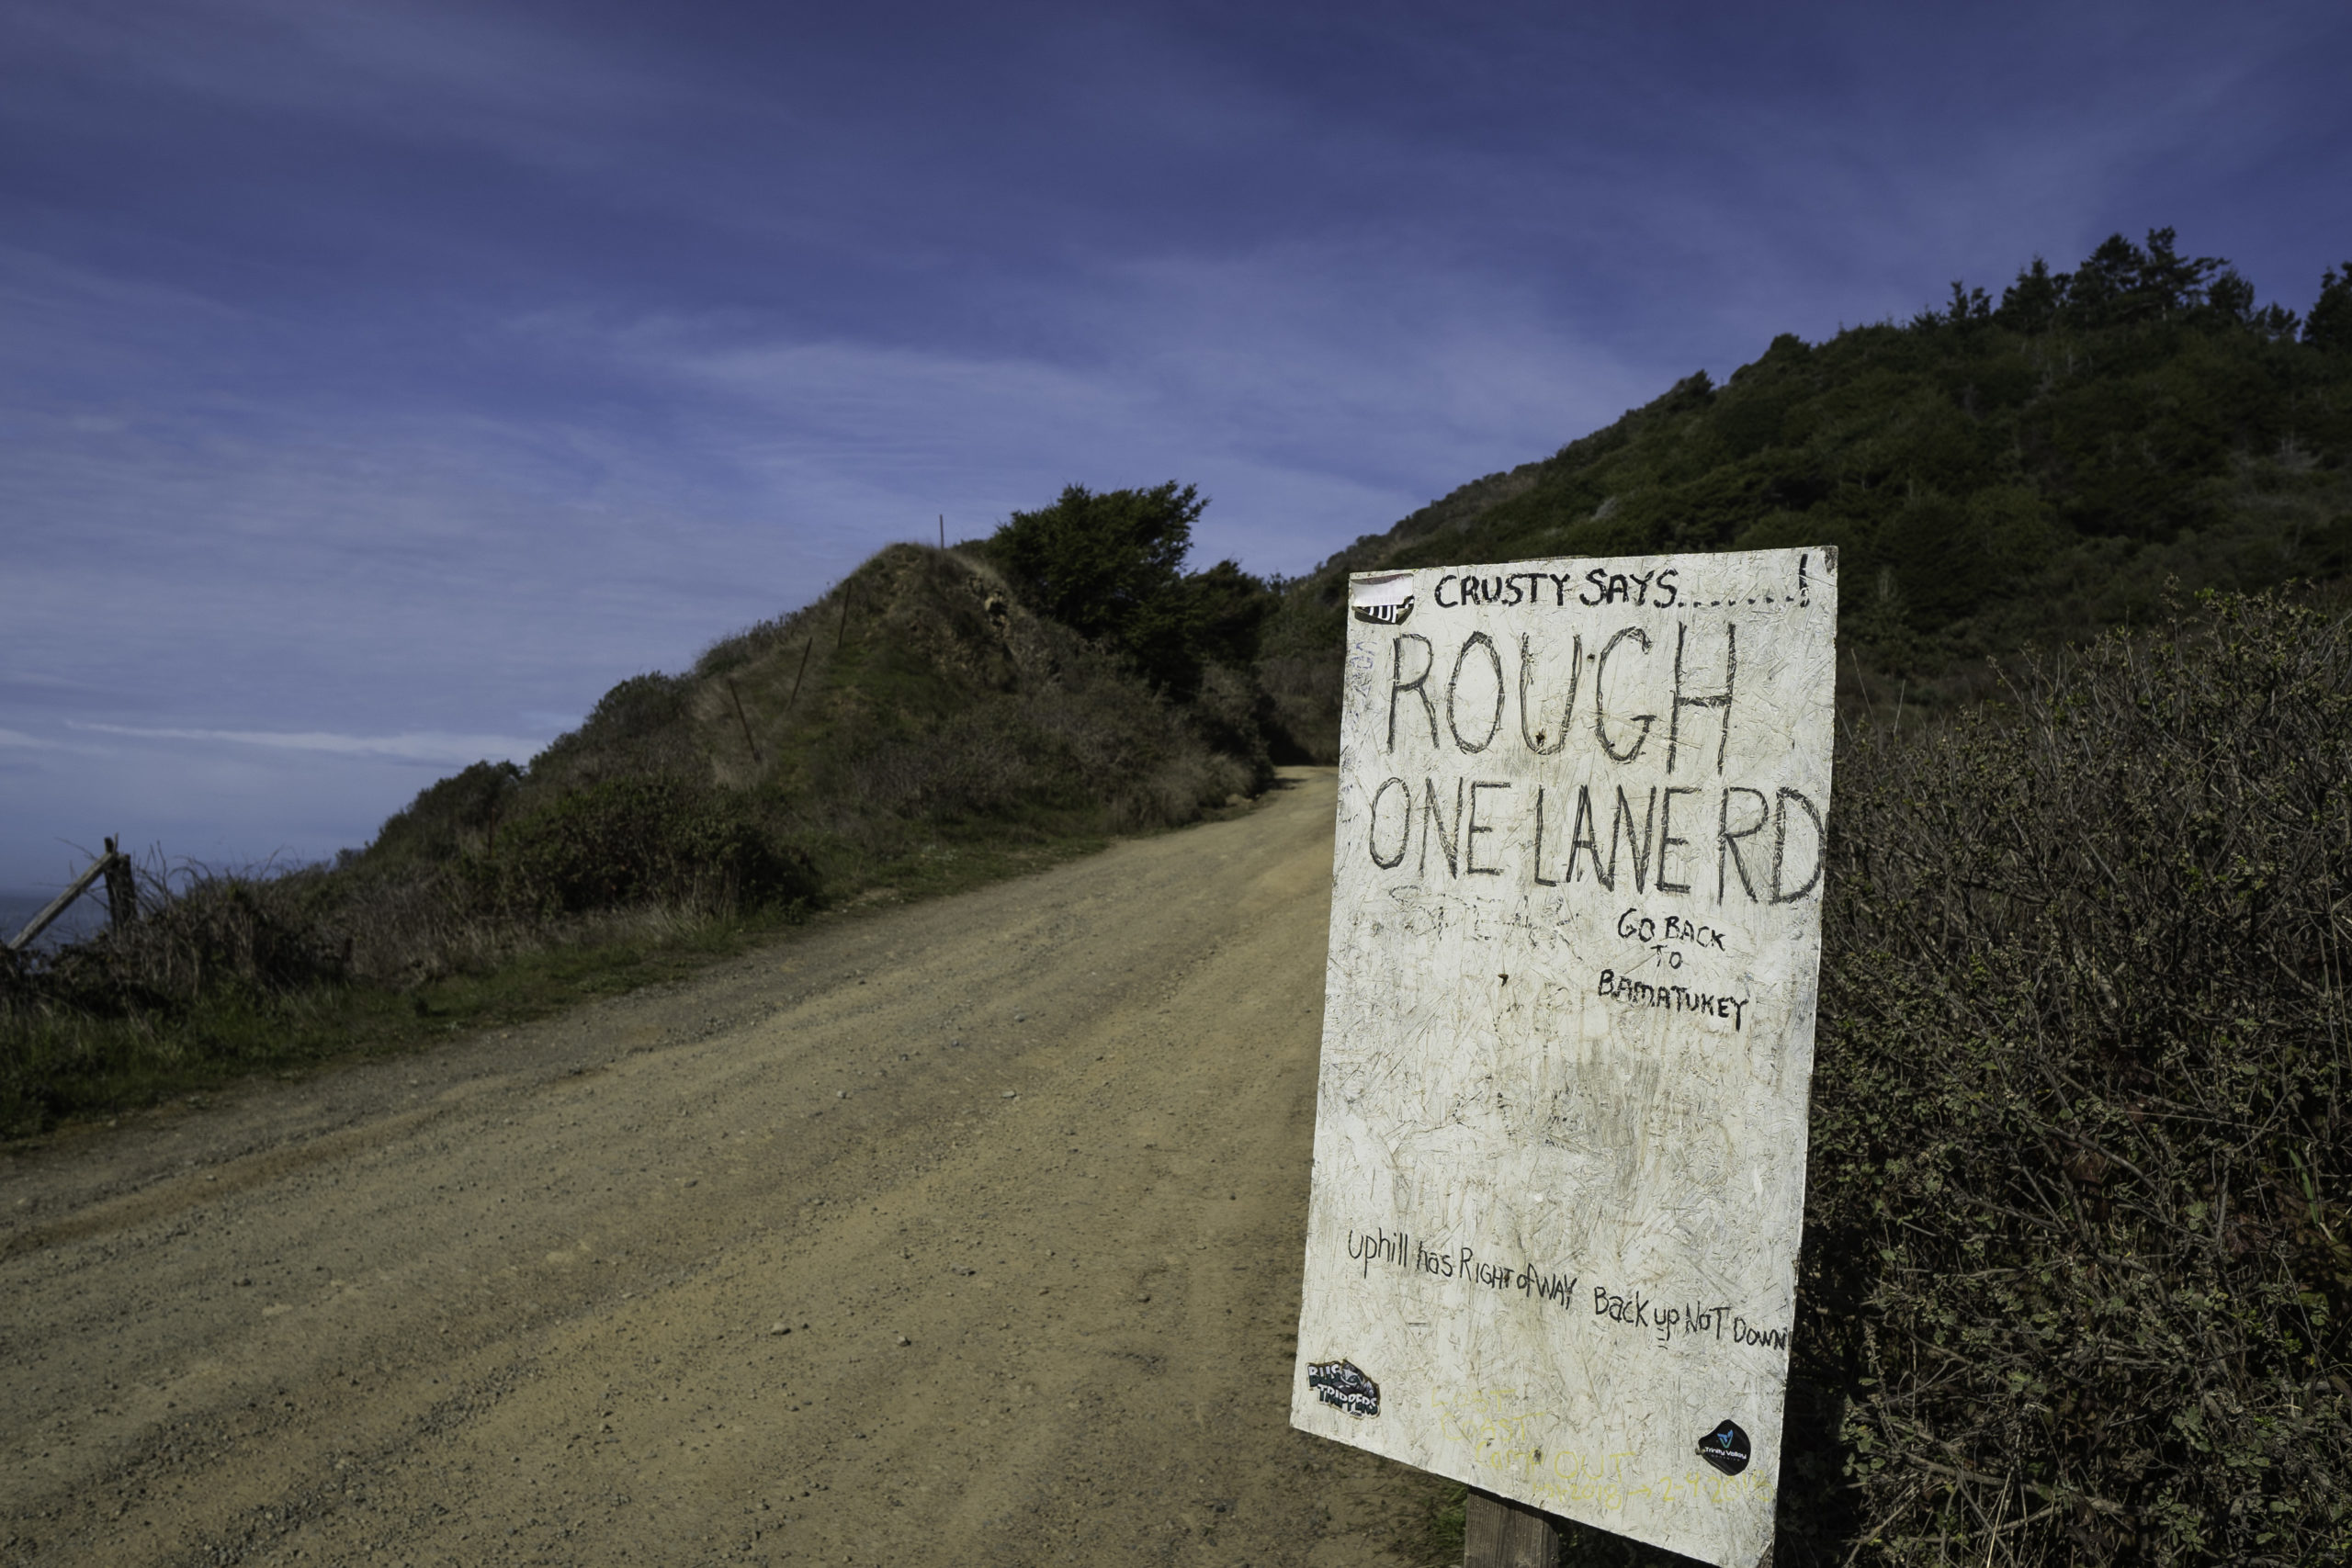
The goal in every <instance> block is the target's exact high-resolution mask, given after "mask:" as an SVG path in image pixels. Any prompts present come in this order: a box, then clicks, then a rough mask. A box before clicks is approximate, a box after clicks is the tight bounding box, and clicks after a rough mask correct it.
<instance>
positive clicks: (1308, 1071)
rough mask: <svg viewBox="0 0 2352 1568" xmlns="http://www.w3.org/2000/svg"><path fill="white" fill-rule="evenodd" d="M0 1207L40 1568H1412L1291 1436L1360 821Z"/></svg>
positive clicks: (390, 1085)
mask: <svg viewBox="0 0 2352 1568" xmlns="http://www.w3.org/2000/svg"><path fill="white" fill-rule="evenodd" d="M1289 782H1290V784H1291V785H1292V787H1289V788H1287V789H1285V790H1283V791H1281V792H1279V793H1277V794H1276V795H1274V796H1272V797H1271V798H1270V799H1269V800H1268V801H1267V803H1266V804H1265V805H1263V806H1262V807H1261V808H1260V809H1258V810H1257V811H1255V812H1253V813H1251V814H1250V815H1249V816H1247V817H1244V818H1239V819H1238V820H1235V821H1231V822H1225V823H1218V824H1214V825H1210V826H1206V827H1203V828H1198V829H1192V830H1190V831H1187V832H1183V833H1177V834H1171V835H1169V836H1166V837H1163V838H1159V839H1153V840H1144V841H1139V842H1134V843H1127V844H1123V845H1120V846H1118V847H1116V848H1114V849H1113V850H1112V851H1110V852H1108V853H1105V854H1103V855H1101V856H1098V857H1096V858H1094V859H1092V860H1089V861H1085V862H1082V863H1076V864H1072V865H1069V866H1065V867H1062V868H1060V869H1057V870H1056V871H1053V872H1050V873H1047V874H1043V875H1039V876H1036V877H1033V878H1029V879H1027V880H1023V881H1021V882H1016V883H1009V884H1005V885H1001V886H996V887H991V888H987V889H984V890H982V891H980V892H978V893H975V894H970V895H967V896H965V897H958V898H955V899H952V900H944V901H941V902H937V903H933V904H928V905H923V906H920V907H917V908H910V909H905V910H899V911H894V912H891V913H888V914H886V915H882V916H878V917H876V918H872V919H857V920H849V921H843V922H841V923H838V924H833V925H830V926H827V927H824V928H822V929H820V930H817V931H812V932H809V933H807V934H804V935H802V936H800V937H797V939H795V940H792V941H789V942H784V943H782V944H780V945H778V946H776V947H774V948H771V949H769V950H766V951H764V952H763V953H758V954H754V955H752V956H749V957H746V958H743V959H740V960H736V961H733V962H731V963H729V964H727V965H726V966H724V967H722V968H720V969H718V970H716V971H714V972H712V973H710V974H709V975H707V976H705V977H703V978H702V979H699V980H697V981H695V982H694V983H692V984H691V985H687V986H684V987H676V988H673V989H669V990H666V991H661V992H649V993H640V994H639V995H637V996H634V997H630V998H623V999H620V1000H616V1001H614V1002H611V1003H608V1004H602V1005H598V1006H594V1007H591V1008H588V1009H584V1010H580V1011H577V1012H574V1013H571V1014H568V1015H566V1016H564V1017H562V1018H560V1019H554V1020H549V1021H546V1022H543V1023H541V1024H537V1025H534V1026H530V1027H527V1028H524V1029H518V1030H516V1031H514V1032H512V1034H511V1035H510V1036H493V1037H490V1038H481V1039H474V1040H468V1041H461V1042H458V1043H452V1044H451V1045H449V1046H447V1047H445V1048H443V1049H441V1050H439V1051H437V1052H435V1053H434V1054H431V1055H424V1056H413V1057H408V1058H404V1059H401V1060H397V1061H390V1062H385V1063H378V1064H372V1065H368V1066H361V1067H357V1068H354V1069H351V1070H347V1071H344V1072H339V1073H334V1074H329V1075H324V1076H322V1077H319V1078H316V1079H313V1080H311V1081H310V1082H307V1083H302V1084H292V1085H268V1086H255V1087H254V1088H251V1089H244V1090H241V1091H239V1092H238V1093H236V1094H233V1095H230V1096H226V1097H221V1098H220V1099H218V1100H215V1102H214V1103H213V1104H211V1105H209V1106H207V1107H204V1108H202V1109H198V1110H187V1111H180V1112H178V1113H175V1115H174V1116H173V1117H171V1118H169V1119H156V1118H141V1119H136V1120H134V1121H133V1122H127V1123H126V1124H125V1125H124V1126H122V1127H120V1128H118V1129H114V1130H111V1131H98V1132H93V1133H88V1134H82V1135H80V1136H76V1137H72V1138H68V1139H63V1140H61V1141H59V1142H57V1143H55V1144H53V1145H49V1146H45V1147H40V1148H34V1149H18V1150H16V1151H13V1152H12V1153H11V1154H10V1155H9V1156H7V1158H6V1163H5V1165H0V1298H5V1302H6V1310H5V1322H0V1337H4V1338H0V1365H5V1367H6V1398H5V1399H0V1559H5V1560H6V1561H8V1562H43V1563H46V1562H107V1563H114V1562H126V1563H130V1562H155V1563H165V1562H291V1561H306V1562H388V1563H397V1562H415V1563H444V1562H454V1563H488V1562H662V1563H685V1562H709V1561H729V1562H741V1561H751V1562H760V1561H771V1562H832V1563H842V1562H858V1563H892V1564H898V1563H917V1562H957V1563H1044V1562H1081V1563H1123V1562H1197V1563H1219V1564H1234V1563H1261V1564H1272V1563H1312V1564H1317V1565H1334V1568H1336V1565H1339V1564H1347V1563H1390V1562H1400V1561H1402V1560H1403V1559H1402V1556H1401V1555H1400V1554H1401V1553H1403V1552H1405V1551H1408V1550H1409V1547H1410V1543H1411V1541H1412V1540H1414V1538H1415V1532H1416V1530H1417V1528H1418V1522H1417V1520H1416V1519H1415V1518H1414V1517H1412V1516H1413V1512H1414V1509H1415V1507H1416V1506H1417V1503H1418V1500H1419V1497H1420V1496H1422V1495H1425V1494H1424V1493H1423V1492H1422V1491H1421V1490H1420V1489H1419V1487H1417V1486H1416V1485H1415V1484H1414V1483H1412V1482H1411V1481H1409V1480H1408V1478H1407V1477H1406V1476H1405V1474H1404V1472H1399V1471H1397V1470H1396V1469H1395V1468H1393V1467H1390V1466H1388V1465H1386V1464H1385V1463H1384V1462H1382V1461H1375V1460H1372V1459H1369V1458H1367V1457H1365V1456H1362V1455H1359V1454H1356V1453H1353V1452H1352V1451H1351V1450H1341V1449H1339V1448H1336V1447H1333V1446H1331V1445H1328V1444H1324V1443H1320V1442H1318V1441H1317V1440H1315V1439H1311V1438H1305V1437H1302V1436H1300V1435H1298V1434H1295V1433H1294V1432H1292V1431H1291V1430H1290V1429H1289V1427H1288V1425H1287V1414H1286V1412H1287V1399H1288V1386H1289V1372H1290V1358H1291V1348H1292V1336H1293V1332H1294V1329H1295V1323H1296V1314H1297V1303H1298V1293H1297V1292H1298V1272H1299V1259H1300V1248H1301V1247H1302V1245H1303V1234H1304V1224H1305V1217H1306V1180H1307V1159H1308V1146H1309V1141H1310V1134H1311V1122H1312V1117H1313V1106H1314V1070H1315V1056H1316V1048H1317V1034H1318V1030H1319V1024H1320V1011H1321V1003H1322V979H1323V970H1322V964H1323V952H1324V936H1325V929H1326V921H1327V918H1328V908H1329V883H1330V823H1331V805H1332V803H1331V779H1330V775H1329V773H1321V772H1317V773H1304V772H1303V773H1295V774H1293V775H1292V776H1291V779H1290V781H1289Z"/></svg>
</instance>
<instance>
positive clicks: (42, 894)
mask: <svg viewBox="0 0 2352 1568" xmlns="http://www.w3.org/2000/svg"><path fill="white" fill-rule="evenodd" d="M63 891H65V890H64V889H63V888H62V887H51V888H49V889H47V890H46V891H43V890H42V889H40V888H22V887H20V888H14V889H9V890H6V891H0V942H14V941H16V940H17V932H18V931H23V930H24V929H25V925H26V922H28V920H30V919H32V918H33V917H34V916H35V915H38V914H40V912H41V911H42V910H43V909H46V908H49V901H50V900H51V898H54V897H57V896H58V895H59V894H60V893H62V892H63ZM106 924H107V892H106V889H105V888H103V887H93V888H91V889H90V890H89V891H88V892H87V893H85V894H83V895H82V896H81V897H79V898H76V899H74V906H73V908H69V909H67V910H66V911H65V913H63V914H62V915H60V916H58V917H57V919H56V922H55V923H54V924H52V925H51V927H50V928H49V930H47V931H43V932H41V933H40V936H39V937H38V938H36V939H35V940H34V942H33V946H34V947H35V948H37V949H44V950H46V949H54V948H59V947H62V946H64V945H65V944H66V943H67V942H78V941H80V940H81V939H82V938H84V937H85V936H88V935H90V934H91V933H92V932H93V931H104V930H105V929H106Z"/></svg>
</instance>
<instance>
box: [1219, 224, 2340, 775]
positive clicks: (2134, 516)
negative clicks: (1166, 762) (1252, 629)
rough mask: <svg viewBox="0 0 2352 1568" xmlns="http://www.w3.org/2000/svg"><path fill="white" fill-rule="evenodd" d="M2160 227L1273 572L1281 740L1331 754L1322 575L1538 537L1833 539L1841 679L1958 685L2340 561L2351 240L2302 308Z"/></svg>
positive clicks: (1572, 449)
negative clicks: (2204, 594)
mask: <svg viewBox="0 0 2352 1568" xmlns="http://www.w3.org/2000/svg"><path fill="white" fill-rule="evenodd" d="M2175 242H2176V237H2175V235H2174V232H2173V231H2171V230H2169V229H2159V230H2156V231H2154V232H2152V233H2151V234H2149V235H2148V237H2147V241H2146V243H2144V244H2135V243H2132V242H2131V241H2129V240H2127V239H2125V238H2124V237H2123V236H2121V235H2120V234H2119V235H2116V236H2114V237H2113V238H2111V239H2109V240H2108V241H2107V242H2106V243H2103V244H2101V245H2100V246H2099V247H2098V249H2097V250H2096V251H2094V252H2093V253H2092V254H2091V255H2090V256H2089V257H2087V258H2086V260H2084V262H2083V263H2082V264H2081V265H2079V266H2077V267H2075V269H2074V270H2073V271H2071V272H2058V271H2053V270H2052V269H2051V268H2050V267H2049V266H2048V265H2045V264H2044V263H2042V262H2041V261H2040V260H2038V259H2037V260H2035V261H2033V262H2032V263H2030V265H2027V266H2026V267H2025V268H2024V269H2023V270H2021V271H2020V272H2019V273H2018V276H2017V277H2016V278H2015V280H2013V281H2012V282H2011V283H2010V284H2009V285H2008V287H2007V288H2005V289H2003V290H2002V292H2001V297H2000V298H1999V299H1998V300H1997V301H1996V300H1995V299H1993V298H1992V297H1991V296H1990V295H1989V294H1988V293H1987V292H1986V290H1985V289H1984V288H1972V287H1968V286H1966V285H1964V284H1959V283H1955V284H1954V285H1953V286H1952V290H1951V299H1950V301H1949V303H1947V304H1945V305H1943V306H1940V307H1939V308H1936V309H1933V310H1923V311H1922V312H1920V313H1919V314H1918V315H1917V316H1916V317H1914V318H1913V319H1912V320H1911V321H1908V322H1905V323H1894V322H1886V323H1882V324H1879V325H1875V326H1861V327H1854V328H1849V329H1848V330H1846V331H1843V332H1841V333H1838V335H1837V336H1836V337H1834V338H1832V339H1830V340H1829V341H1827V342H1826V343H1820V344H1806V343H1804V342H1802V341H1800V340H1799V339H1797V338H1795V337H1793V336H1789V335H1782V336H1781V337H1779V338H1776V339H1774V340H1773V342H1772V344H1771V345H1770V348H1768V349H1767V350H1766V351H1765V353H1764V355H1763V356H1762V357H1761V358H1759V359H1758V360H1757V361H1755V362H1754V363H1753V364H1750V365H1747V366H1744V367H1741V368H1740V369H1738V370H1736V371H1735V372H1733V374H1732V375H1731V377H1730V378H1729V379H1728V380H1727V381H1726V382H1725V383H1724V385H1722V386H1717V385H1715V384H1714V383H1713V381H1712V380H1711V379H1710V378H1708V377H1707V376H1706V375H1705V374H1704V373H1703V372H1702V373H1700V374H1698V375H1695V376H1692V377H1691V378H1688V379H1686V380H1684V381H1681V382H1679V383H1678V384H1677V385H1676V386H1674V387H1672V388H1671V389H1668V391H1667V392H1666V393H1665V394H1664V395H1663V396H1661V397H1659V398H1658V399H1657V400H1656V401H1654V402H1651V403H1649V404H1646V405H1645V406H1644V407H1642V408H1638V409H1635V410H1634V411H1633V412H1629V413H1627V414H1626V415H1625V416H1624V417H1623V418H1622V419H1620V420H1619V421H1617V423H1614V424H1611V425H1610V426H1609V427H1608V428H1607V429H1604V430H1600V431H1597V432H1595V433H1593V434H1590V435H1587V436H1584V437H1582V438H1580V439H1578V440H1576V441H1573V442H1570V443H1569V444H1568V445H1567V446H1564V447H1562V448H1561V449H1560V450H1559V452H1557V453H1556V454H1555V455H1554V456H1553V457H1549V458H1546V459H1544V460H1543V461H1541V462H1535V463H1530V464H1526V465H1524V466H1522V467H1521V468H1514V469H1512V470H1510V472H1508V473H1498V474H1489V475H1487V477H1486V478H1484V479H1477V480H1475V481H1473V482H1471V483H1469V484H1466V485H1464V486H1463V487H1462V488H1461V489H1460V490H1457V491H1454V492H1453V494H1451V495H1449V496H1447V497H1446V498H1445V499H1443V500H1442V501H1438V502H1431V503H1430V505H1429V506H1426V507H1424V508H1422V509H1421V510H1420V511H1419V512H1417V513H1413V514H1412V515H1411V516H1409V517H1408V518H1406V519H1404V520H1403V521H1402V522H1400V523H1398V524H1397V525H1396V526H1395V527H1393V528H1391V529H1390V530H1389V531H1388V532H1386V533H1385V534H1380V535H1370V536H1365V537H1363V538H1362V539H1359V540H1357V541H1356V543H1355V544H1353V545H1352V546H1351V547H1348V548H1346V549H1344V550H1342V551H1340V553H1339V554H1337V555H1335V556H1333V557H1332V558H1330V559H1329V560H1328V561H1326V562H1325V563H1324V565H1323V566H1322V567H1321V568H1319V569H1317V570H1316V571H1315V572H1314V573H1312V574H1310V575H1309V576H1307V577H1306V578H1304V579H1302V580H1300V581H1297V582H1295V583H1293V584H1290V585H1288V587H1287V592H1285V593H1284V594H1283V601H1282V606H1281V609H1280V610H1279V611H1278V612H1277V613H1276V615H1274V616H1272V618H1271V620H1270V622H1269V625H1268V626H1267V629H1266V635H1265V639H1264V640H1265V647H1264V650H1263V655H1262V657H1261V671H1263V678H1264V681H1265V683H1266V686H1267V688H1268V691H1269V693H1270V694H1271V697H1272V701H1273V703H1274V704H1275V705H1276V706H1277V709H1278V711H1279V712H1280V714H1281V715H1282V717H1283V735H1284V738H1285V741H1286V743H1287V744H1290V745H1292V746H1295V747H1296V748H1298V749H1299V750H1302V751H1305V752H1308V753H1311V754H1313V755H1315V756H1317V758H1319V759H1322V760H1326V761H1328V760H1330V759H1331V758H1333V757H1334V756H1336V754H1337V752H1336V747H1337V737H1338V691H1339V685H1338V677H1337V666H1336V664H1335V663H1334V661H1333V660H1330V659H1329V657H1328V651H1329V649H1334V648H1336V647H1338V646H1339V644H1340V639H1341V636H1342V625H1343V607H1342V601H1343V598H1344V589H1345V578H1346V573H1348V572H1349V571H1362V570H1374V569H1385V568H1398V567H1418V566H1441V565H1446V566H1452V565H1473V564H1486V563H1492V562H1501V561H1511V560H1527V559H1534V558H1544V557H1553V556H1611V555H1637V554H1646V553H1654V552H1665V551H1683V550H1717V549H1747V548H1766V547H1778V546H1788V545H1834V546H1836V547H1838V550H1839V552H1840V560H1841V572H1842V577H1843V581H1844V588H1843V591H1842V593H1841V595H1840V598H1841V604H1840V615H1841V617H1842V625H1841V626H1840V628H1839V632H1840V642H1841V644H1842V646H1843V647H1844V649H1846V650H1847V652H1848V656H1849V657H1848V659H1847V660H1846V675H1847V678H1848V680H1849V682H1850V687H1849V690H1847V691H1846V692H1845V693H1844V694H1843V695H1844V697H1845V699H1846V701H1847V702H1848V704H1849V707H1850V706H1851V705H1852V704H1853V703H1855V702H1857V701H1860V700H1865V699H1866V700H1869V701H1873V702H1883V703H1884V704H1885V705H1888V706H1889V707H1892V706H1893V705H1894V703H1895V702H1896V700H1897V699H1898V697H1907V701H1908V702H1910V703H1917V702H1922V701H1925V702H1928V703H1931V704H1933V703H1938V702H1950V701H1955V700H1962V699H1964V698H1967V697H1970V696H1973V695H1976V694H1981V693H1982V692H1983V691H1984V689H1985V685H1986V683H1987V682H1988V680H1989V677H1988V676H1987V674H1986V673H1985V656H1987V655H2000V654H2007V653H2013V652H2015V651H2016V650H2018V649H2020V648H2023V647H2025V646H2027V645H2028V644H2034V643H2038V644H2040V645H2041V646H2044V647H2051V648H2054V647H2058V646H2061V645H2064V644H2065V643H2069V642H2080V641H2084V640H2086V639H2087V638H2089V637H2093V636H2095V635H2097V634H2098V632H2100V631H2102V630H2104V629H2106V628H2108V627H2110V626H2133V625H2143V624H2145V623H2146V622H2148V621H2149V620H2150V619H2151V618H2153V617H2154V615H2155V614H2156V613H2157V610H2158V606H2159V601H2160V599H2161V598H2162V596H2163V593H2164V592H2165V584H2166V582H2167V581H2168V580H2169V581H2177V582H2178V583H2179V584H2180V585H2181V587H2182V588H2183V589H2185V590H2195V589H2199V588H2208V587H2210V588H2220V589H2225V590H2234V591H2252V590H2258V589H2261V588H2265V587H2268V586H2271V585H2273V584H2277V583H2281V582H2285V581H2290V580H2293V579H2298V578H2301V579H2309V580H2321V579H2327V578H2333V577H2336V576H2339V575H2341V574H2342V573H2343V572H2344V571H2345V570H2346V568H2347V565H2352V467H2347V465H2352V263H2347V264H2346V265H2345V266H2344V267H2343V268H2342V269H2340V270H2338V269H2330V270H2329V271H2328V272H2327V273H2326V274H2325V275H2324V277H2323V278H2322V279H2320V280H2319V282H2320V286H2319V291H2318V295H2317V298H2316V299H2315V301H2314V302H2313V303H2312V305H2311V307H2310V309H2309V310H2308V311H2307V312H2304V313H2302V314H2301V315H2299V314H2298V313H2297V312H2295V311H2293V310H2289V309H2287V308H2286V307H2284V306H2281V305H2277V304H2263V303H2258V302H2257V301H2256V298H2255V291H2254V288H2253V287H2252V286H2251V285H2250V284H2248V283H2247V282H2246V281H2245V279H2244V278H2243V277H2242V276H2239V275H2238V274H2237V273H2236V272H2235V271H2234V270H2233V269H2232V268H2231V267H2230V266H2229V265H2228V264H2227V263H2226V262H2224V261H2222V260H2220V259H2218V258H2214V257H2208V256H2186V255H2183V254H2180V253H2179V251H2178V250H2177V246H2176V243H2175Z"/></svg>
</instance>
